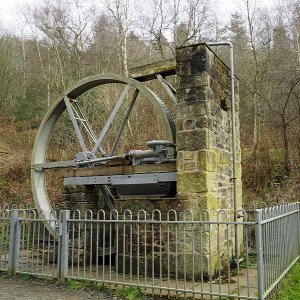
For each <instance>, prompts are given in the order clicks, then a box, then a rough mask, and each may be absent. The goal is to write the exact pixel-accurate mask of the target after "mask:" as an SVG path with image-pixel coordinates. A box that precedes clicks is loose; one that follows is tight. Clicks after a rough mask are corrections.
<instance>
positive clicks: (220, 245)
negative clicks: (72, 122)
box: [0, 203, 300, 299]
mask: <svg viewBox="0 0 300 300" xmlns="http://www.w3.org/2000/svg"><path fill="white" fill-rule="evenodd" d="M53 219H56V215H55V213H54V212H53V213H52V214H51V215H50V218H49V220H48V221H49V222H50V221H51V225H52V227H53ZM232 219H233V218H232V215H231V214H230V213H229V212H227V211H226V210H219V211H217V212H209V211H206V210H203V211H197V212H192V211H185V212H180V213H179V212H176V211H174V210H170V211H168V212H167V213H166V214H162V213H161V212H160V211H159V210H155V211H153V212H152V213H150V214H149V213H147V212H146V211H144V210H140V211H138V212H137V213H133V212H131V211H130V210H126V211H125V212H124V213H122V214H119V213H118V212H117V211H112V212H110V213H107V212H105V211H103V210H100V211H98V212H97V213H93V212H91V211H87V212H85V213H84V214H82V213H81V212H80V211H74V212H73V213H70V212H69V211H62V212H61V213H60V214H59V218H58V219H57V221H55V222H56V224H54V227H57V228H59V230H58V231H59V232H58V234H52V233H51V232H52V231H51V230H50V231H49V230H48V229H49V226H48V224H47V220H46V221H45V220H43V219H39V216H38V215H37V214H36V212H35V211H34V210H29V209H28V210H12V211H9V210H4V211H2V212H1V213H0V226H1V227H0V243H1V244H0V255H1V256H0V266H1V270H6V271H8V272H9V273H11V274H14V273H28V274H36V275H41V276H51V277H57V278H60V279H61V280H66V279H80V280H88V281H95V282H97V283H99V284H104V285H106V286H107V287H109V288H111V289H115V288H118V287H125V286H131V287H139V288H141V289H144V290H145V292H146V293H150V294H158V295H160V296H171V297H173V296H184V297H193V298H201V299H221V298H225V299H226V297H228V298H230V297H232V298H237V299H266V298H267V297H268V295H269V294H270V293H271V291H273V290H274V289H275V288H276V287H277V286H278V283H279V282H280V280H281V279H282V277H283V276H284V275H285V274H286V272H287V271H288V270H289V269H290V267H291V266H292V265H293V264H294V263H295V262H296V261H297V259H298V258H299V251H300V248H299V204H297V203H294V204H284V205H280V206H276V207H272V208H265V209H258V210H248V211H245V210H242V211H239V212H238V222H233V221H231V220H232ZM235 234H237V239H235V238H234V235H235ZM235 240H237V242H238V247H237V248H238V253H237V255H235V254H236V253H235V245H234V242H235Z"/></svg>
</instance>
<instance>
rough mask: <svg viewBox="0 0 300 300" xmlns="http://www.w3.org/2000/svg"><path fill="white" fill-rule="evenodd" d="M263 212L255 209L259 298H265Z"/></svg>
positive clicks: (260, 299)
mask: <svg viewBox="0 0 300 300" xmlns="http://www.w3.org/2000/svg"><path fill="white" fill-rule="evenodd" d="M261 222H262V213H261V210H260V209H256V210H255V240H256V253H257V287H258V299H259V300H263V299H264V269H263V243H262V224H261Z"/></svg>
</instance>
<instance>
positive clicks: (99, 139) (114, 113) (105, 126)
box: [92, 84, 130, 153]
mask: <svg viewBox="0 0 300 300" xmlns="http://www.w3.org/2000/svg"><path fill="white" fill-rule="evenodd" d="M129 89H130V84H127V85H126V86H125V89H124V91H123V93H122V94H121V96H120V98H119V100H118V102H117V104H116V105H115V107H114V109H113V111H112V112H111V114H110V116H109V118H108V120H107V122H106V123H105V125H104V127H103V129H102V130H101V132H100V134H99V137H98V139H97V141H96V143H95V145H94V147H93V149H92V152H93V153H96V152H97V150H98V148H99V147H100V145H101V143H102V141H103V139H104V138H105V136H106V134H107V132H108V130H109V128H110V126H111V124H112V123H113V120H114V118H115V116H116V114H117V113H118V111H119V110H120V108H121V106H122V104H123V103H124V101H125V99H126V96H127V95H128V92H129Z"/></svg>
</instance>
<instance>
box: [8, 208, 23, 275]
mask: <svg viewBox="0 0 300 300" xmlns="http://www.w3.org/2000/svg"><path fill="white" fill-rule="evenodd" d="M19 250H20V225H19V219H18V210H17V209H13V210H12V212H11V224H10V237H9V250H8V251H9V252H8V274H10V275H15V274H16V272H17V270H18V262H19Z"/></svg>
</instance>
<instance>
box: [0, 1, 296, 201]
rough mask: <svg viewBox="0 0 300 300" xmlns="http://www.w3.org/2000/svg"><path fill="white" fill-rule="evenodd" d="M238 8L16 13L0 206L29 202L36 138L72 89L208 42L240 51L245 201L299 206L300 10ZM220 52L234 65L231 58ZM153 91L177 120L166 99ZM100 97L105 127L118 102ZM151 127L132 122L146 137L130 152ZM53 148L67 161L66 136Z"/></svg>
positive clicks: (6, 82)
mask: <svg viewBox="0 0 300 300" xmlns="http://www.w3.org/2000/svg"><path fill="white" fill-rule="evenodd" d="M274 2H275V1H274ZM86 3H88V4H86ZM239 3H240V7H238V8H237V9H236V12H235V13H233V14H232V15H231V18H230V20H229V21H228V22H225V21H224V20H223V19H222V17H221V16H218V15H216V14H215V12H214V8H213V7H212V4H211V1H210V0H168V1H163V0H148V1H135V2H134V1H128V0H103V1H94V2H86V1H81V0H60V1H58V0H57V1H55V0H51V1H43V0H41V1H36V4H35V6H20V7H19V18H18V20H16V24H17V25H16V28H15V29H12V28H8V27H7V26H5V25H4V24H2V25H1V22H0V206H3V205H4V204H8V203H9V204H11V203H15V204H20V203H30V202H31V201H32V200H31V198H32V197H31V187H30V159H31V150H32V145H33V142H34V138H35V134H36V131H37V128H38V126H39V124H40V122H41V120H42V118H43V116H44V115H45V113H46V112H47V110H48V108H49V107H50V106H51V104H52V103H53V102H54V101H55V100H56V99H57V98H58V97H59V96H61V95H62V94H63V91H64V90H66V88H68V87H69V86H70V85H72V84H74V83H76V82H78V80H80V79H82V78H85V77H87V76H90V75H95V74H99V73H108V72H114V73H119V74H124V75H127V74H128V72H129V71H128V70H129V69H130V68H133V67H136V66H140V65H144V64H148V63H152V62H156V61H161V60H166V59H169V58H173V57H174V53H175V48H176V47H179V46H182V45H187V44H191V43H197V42H207V41H230V42H232V43H233V45H234V51H235V53H234V57H235V73H236V76H237V77H238V78H239V88H240V104H239V105H240V120H241V141H242V149H243V150H242V163H243V185H244V191H243V193H244V201H265V202H269V203H270V202H272V201H275V200H281V201H299V199H300V2H299V0H281V1H276V4H274V6H273V7H271V8H268V9H266V8H264V9H263V8H260V7H258V6H257V5H256V4H255V1H254V0H253V1H252V0H241V1H239ZM216 51H217V53H218V54H219V56H220V57H222V58H223V59H224V60H225V61H227V57H228V53H227V52H226V50H224V49H222V48H218V49H216ZM171 80H172V81H173V84H174V85H175V86H176V78H173V79H171ZM151 84H153V83H151ZM155 90H156V91H157V92H158V93H160V96H161V97H162V98H166V104H167V106H168V107H169V109H170V111H174V109H173V108H172V103H171V101H170V100H168V99H167V95H164V93H163V92H162V91H160V88H159V87H156V88H155ZM99 97H101V99H102V100H103V103H102V106H101V109H102V112H103V114H102V115H101V117H100V118H106V116H107V115H108V114H107V113H106V112H107V111H109V109H110V107H111V100H110V97H112V94H111V93H107V94H106V95H98V98H99ZM88 103H89V104H87V105H86V109H87V110H90V111H91V112H92V113H93V114H95V110H94V108H93V107H92V106H93V104H92V102H88ZM96 117H97V118H98V116H95V115H94V116H93V118H96ZM147 118H148V112H147V111H145V109H144V110H143V112H142V113H136V115H135V116H134V119H133V120H131V124H132V126H133V127H134V126H138V124H139V122H142V123H143V126H145V128H147V130H144V131H143V135H144V136H143V137H139V136H134V137H132V143H134V141H136V140H140V139H143V140H146V141H147V140H151V135H152V130H154V129H152V128H153V127H152V125H151V120H147ZM134 124H136V125H134ZM56 145H57V147H61V148H63V149H64V150H65V151H68V146H69V144H67V143H66V142H65V143H64V142H63V137H62V136H60V135H57V141H56ZM53 189H55V184H54V187H53Z"/></svg>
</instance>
